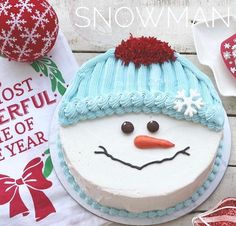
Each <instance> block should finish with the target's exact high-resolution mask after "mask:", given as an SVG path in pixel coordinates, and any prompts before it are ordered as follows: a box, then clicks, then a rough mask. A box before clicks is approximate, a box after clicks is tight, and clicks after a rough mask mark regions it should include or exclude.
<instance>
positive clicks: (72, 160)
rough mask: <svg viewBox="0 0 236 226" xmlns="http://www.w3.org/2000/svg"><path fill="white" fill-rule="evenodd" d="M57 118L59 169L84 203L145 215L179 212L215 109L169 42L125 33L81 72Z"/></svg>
mask: <svg viewBox="0 0 236 226" xmlns="http://www.w3.org/2000/svg"><path fill="white" fill-rule="evenodd" d="M59 121H60V126H59V141H60V144H61V147H62V150H63V155H64V158H65V162H66V165H67V167H68V168H69V171H70V173H71V174H72V176H73V178H74V180H75V182H76V184H78V186H79V187H80V188H81V190H82V191H83V194H84V197H86V200H87V202H88V203H90V204H91V203H96V206H95V208H100V209H102V210H103V211H104V212H108V213H111V214H112V215H122V214H123V215H127V214H135V215H136V216H137V215H139V216H142V214H143V213H149V216H152V215H153V216H154V215H155V213H156V212H155V211H166V210H168V211H169V212H173V211H174V210H175V208H177V209H178V208H181V205H182V206H183V205H186V206H187V205H188V200H189V199H191V197H193V198H192V199H193V200H194V194H196V191H197V190H198V189H199V188H200V187H201V186H203V185H204V183H205V182H206V180H207V178H208V177H209V174H210V173H211V171H212V169H213V165H214V162H215V159H216V156H217V151H218V149H219V146H220V142H221V139H222V136H223V133H222V129H223V126H224V109H223V107H222V103H221V101H220V98H219V97H218V95H217V92H216V90H215V88H214V87H213V85H212V83H211V81H210V80H209V78H208V77H207V76H206V75H205V74H203V73H202V72H201V71H200V70H199V69H198V68H196V67H195V66H194V65H193V64H192V63H191V62H189V61H188V60H187V59H185V58H184V57H183V56H181V55H180V54H178V53H176V52H175V51H174V50H172V49H171V48H170V47H169V45H168V43H166V42H162V41H159V40H157V39H156V38H152V37H140V38H134V37H132V36H131V37H130V38H129V39H128V40H126V41H122V43H121V44H120V45H119V46H117V47H116V49H110V50H108V51H107V52H106V53H104V54H101V55H99V56H97V57H95V58H93V59H91V60H89V61H88V62H86V63H85V64H84V65H83V66H82V67H81V69H80V70H79V72H78V74H77V75H76V77H75V78H74V80H73V82H72V84H71V86H70V87H69V88H68V90H67V92H66V94H65V96H64V98H63V100H62V102H61V105H60V108H59ZM195 199H196V196H195ZM91 200H92V201H91ZM186 200H187V201H186ZM183 203H184V204H183ZM111 210H112V212H111ZM109 211H110V212H109ZM157 213H161V212H157Z"/></svg>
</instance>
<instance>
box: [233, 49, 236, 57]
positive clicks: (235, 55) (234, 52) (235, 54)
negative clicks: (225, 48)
mask: <svg viewBox="0 0 236 226" xmlns="http://www.w3.org/2000/svg"><path fill="white" fill-rule="evenodd" d="M232 54H233V57H234V58H236V50H234V51H233V52H232Z"/></svg>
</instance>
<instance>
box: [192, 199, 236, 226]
mask: <svg viewBox="0 0 236 226" xmlns="http://www.w3.org/2000/svg"><path fill="white" fill-rule="evenodd" d="M193 225H194V226H220V225H222V226H223V225H225V226H234V225H236V198H226V199H223V200H222V201H220V202H219V203H218V204H217V206H216V207H214V208H213V209H211V210H209V211H207V212H205V213H202V214H199V215H198V216H197V217H195V218H193Z"/></svg>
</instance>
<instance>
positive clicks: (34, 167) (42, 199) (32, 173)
mask: <svg viewBox="0 0 236 226" xmlns="http://www.w3.org/2000/svg"><path fill="white" fill-rule="evenodd" d="M42 169H43V162H42V160H41V159H40V158H35V159H33V160H31V161H30V162H29V163H28V164H27V165H26V167H25V168H24V171H23V174H22V177H21V178H19V179H18V180H15V179H13V178H10V177H9V176H6V175H3V174H0V205H3V204H6V203H8V202H9V203H10V217H14V216H16V215H18V214H22V215H23V216H26V215H28V214H29V210H28V208H27V207H26V206H25V204H24V202H23V201H22V199H21V197H20V193H19V187H20V186H22V185H25V186H27V188H28V189H29V191H30V194H31V197H32V200H33V203H34V209H35V219H36V221H40V220H42V219H44V218H45V217H47V216H48V215H49V214H51V213H53V212H56V210H55V208H54V206H53V205H52V203H51V201H50V200H49V199H48V197H47V196H46V195H45V194H44V193H43V192H42V191H41V190H45V189H48V188H50V187H51V186H52V182H50V181H48V180H47V179H46V178H45V177H44V176H43V174H42Z"/></svg>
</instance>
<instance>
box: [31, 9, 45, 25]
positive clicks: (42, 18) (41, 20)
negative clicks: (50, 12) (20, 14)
mask: <svg viewBox="0 0 236 226" xmlns="http://www.w3.org/2000/svg"><path fill="white" fill-rule="evenodd" d="M46 13H47V11H46V12H45V13H44V14H40V12H39V11H38V10H36V11H35V14H34V15H32V16H31V18H32V19H33V20H36V21H37V25H38V26H41V27H42V28H45V24H47V23H48V22H49V20H48V19H47V18H45V15H46Z"/></svg>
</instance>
